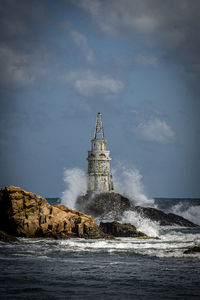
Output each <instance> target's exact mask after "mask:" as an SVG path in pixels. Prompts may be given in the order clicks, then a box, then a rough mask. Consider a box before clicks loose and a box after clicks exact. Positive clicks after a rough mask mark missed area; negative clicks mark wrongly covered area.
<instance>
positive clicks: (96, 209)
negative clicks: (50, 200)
mask: <svg viewBox="0 0 200 300" xmlns="http://www.w3.org/2000/svg"><path fill="white" fill-rule="evenodd" d="M130 206H131V205H130V201H129V200H128V199H127V198H125V197H123V196H122V195H120V194H117V193H102V194H96V195H89V194H86V195H84V196H80V197H79V198H78V199H77V202H76V207H77V209H80V210H82V211H84V212H85V213H88V214H91V215H92V216H93V217H98V216H104V215H108V214H109V215H110V217H112V218H113V219H120V217H121V215H122V213H123V212H124V211H125V210H128V209H130Z"/></svg>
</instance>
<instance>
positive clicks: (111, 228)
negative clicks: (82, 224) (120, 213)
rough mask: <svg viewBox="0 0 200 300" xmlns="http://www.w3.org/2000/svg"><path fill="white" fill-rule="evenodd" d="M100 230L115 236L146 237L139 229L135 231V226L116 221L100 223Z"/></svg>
mask: <svg viewBox="0 0 200 300" xmlns="http://www.w3.org/2000/svg"><path fill="white" fill-rule="evenodd" d="M100 228H101V230H102V231H103V232H104V233H106V234H110V235H112V236H115V237H147V236H146V234H144V233H143V232H141V231H137V230H136V227H135V226H133V225H131V224H120V223H119V222H117V221H113V222H106V223H103V222H101V223H100Z"/></svg>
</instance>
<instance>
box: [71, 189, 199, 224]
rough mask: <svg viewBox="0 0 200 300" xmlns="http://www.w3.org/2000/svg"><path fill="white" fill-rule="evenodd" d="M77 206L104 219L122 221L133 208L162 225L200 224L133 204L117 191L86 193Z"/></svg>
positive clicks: (93, 215)
mask: <svg viewBox="0 0 200 300" xmlns="http://www.w3.org/2000/svg"><path fill="white" fill-rule="evenodd" d="M77 208H78V209H80V210H82V211H84V212H85V213H89V214H90V215H92V217H101V218H102V220H103V219H104V217H105V219H106V216H109V217H110V219H113V220H117V221H120V219H121V216H122V214H123V213H124V212H125V211H127V210H132V211H135V212H136V213H137V214H139V215H140V216H142V217H144V218H147V219H150V220H152V221H156V222H159V223H160V225H161V226H173V225H175V226H185V227H196V226H198V225H196V224H194V223H193V222H191V221H189V220H187V219H185V218H183V217H181V216H178V215H176V214H172V213H164V212H163V211H161V210H159V209H156V208H151V207H141V206H133V205H131V202H130V201H129V199H128V198H126V197H123V196H122V195H120V194H117V193H103V194H97V195H94V196H91V195H88V194H86V195H84V196H81V197H79V198H78V200H77Z"/></svg>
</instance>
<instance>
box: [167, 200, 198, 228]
mask: <svg viewBox="0 0 200 300" xmlns="http://www.w3.org/2000/svg"><path fill="white" fill-rule="evenodd" d="M170 210H171V212H173V213H174V214H177V215H179V216H182V217H184V218H185V219H188V220H190V221H191V222H193V223H195V224H197V225H200V206H190V207H189V203H188V207H186V206H185V204H183V203H179V204H177V205H174V206H172V208H171V209H170Z"/></svg>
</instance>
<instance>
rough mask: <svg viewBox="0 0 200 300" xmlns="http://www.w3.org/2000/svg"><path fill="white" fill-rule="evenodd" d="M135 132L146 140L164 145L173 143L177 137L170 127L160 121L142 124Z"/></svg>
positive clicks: (153, 120)
mask: <svg viewBox="0 0 200 300" xmlns="http://www.w3.org/2000/svg"><path fill="white" fill-rule="evenodd" d="M134 131H135V133H136V134H137V135H138V136H139V137H141V138H142V139H144V140H147V141H154V142H158V143H163V144H165V143H169V142H171V141H173V139H174V137H175V134H174V132H173V130H172V129H171V128H170V126H169V125H168V124H167V123H166V122H165V121H162V120H160V119H152V120H149V121H147V122H146V123H145V122H144V123H140V124H139V125H138V126H137V127H136V128H135V130H134Z"/></svg>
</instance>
